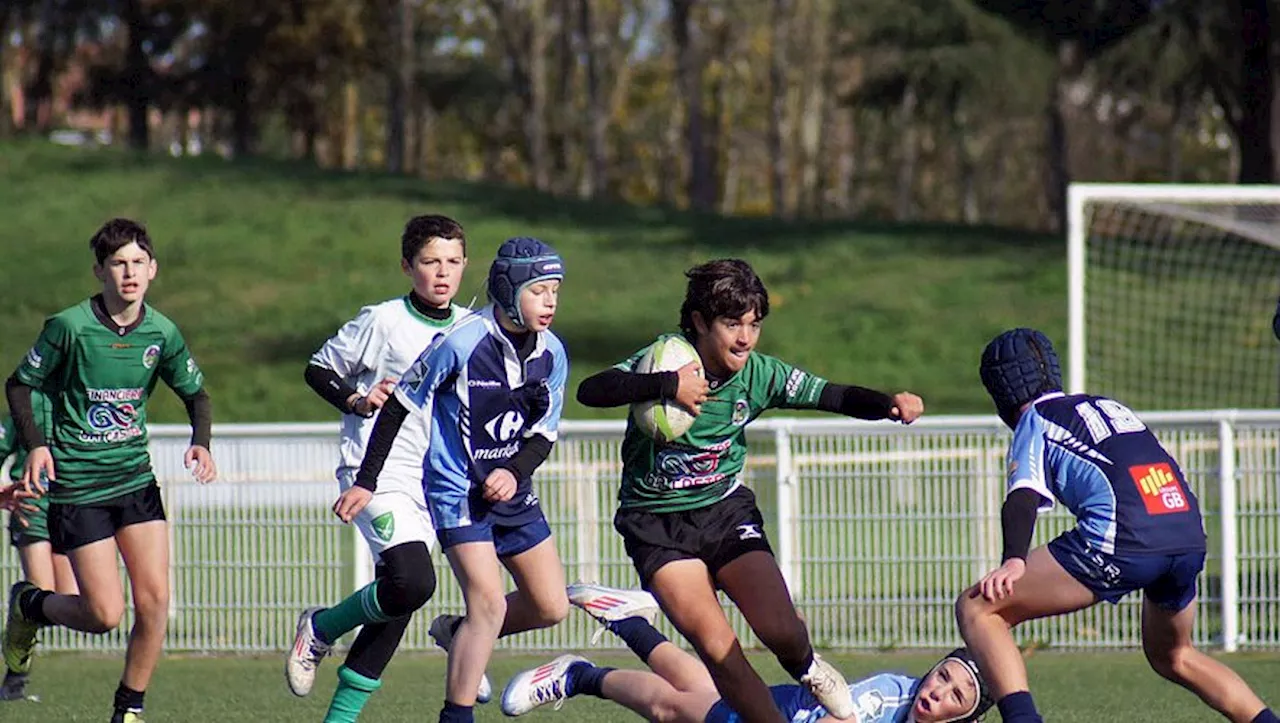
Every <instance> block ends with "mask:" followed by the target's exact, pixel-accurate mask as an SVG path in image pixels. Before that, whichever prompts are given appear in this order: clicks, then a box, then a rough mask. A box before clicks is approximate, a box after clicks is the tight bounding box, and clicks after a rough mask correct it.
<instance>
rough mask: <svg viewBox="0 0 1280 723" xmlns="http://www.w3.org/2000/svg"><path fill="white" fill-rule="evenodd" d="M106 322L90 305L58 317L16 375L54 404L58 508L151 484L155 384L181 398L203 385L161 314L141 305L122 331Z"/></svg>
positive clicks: (179, 337) (52, 495) (170, 324)
mask: <svg viewBox="0 0 1280 723" xmlns="http://www.w3.org/2000/svg"><path fill="white" fill-rule="evenodd" d="M108 322H109V320H100V319H99V318H98V316H97V315H96V314H95V313H94V308H93V301H92V299H86V300H85V301H82V302H80V303H79V304H77V305H75V306H73V307H71V308H69V309H65V310H63V311H60V312H58V313H57V314H55V315H53V316H51V317H49V319H48V320H46V321H45V325H44V330H43V331H41V332H40V338H39V339H37V340H36V344H35V346H33V347H32V348H31V351H29V352H27V356H26V358H24V359H23V360H22V363H21V364H20V365H19V366H18V371H17V372H16V374H17V378H18V381H20V382H22V383H23V384H26V385H28V386H31V387H34V388H36V389H39V390H43V391H44V392H45V393H46V394H47V395H48V396H49V398H50V401H51V402H52V407H53V414H52V420H53V434H52V435H51V436H50V438H49V442H50V445H51V447H52V450H53V460H54V472H55V474H56V476H57V479H56V480H55V481H54V482H53V483H52V484H51V485H50V491H49V498H50V501H52V502H55V503H58V504H91V503H94V502H101V501H104V500H110V499H114V498H116V497H119V496H121V495H125V494H128V493H130V492H134V491H137V490H139V489H142V488H144V487H146V486H147V485H149V484H151V483H153V482H154V481H155V475H154V474H153V473H152V471H151V456H150V454H148V452H147V406H146V405H147V399H148V397H150V396H151V392H152V391H153V390H154V389H155V386H156V380H157V379H163V380H164V381H165V383H166V384H168V385H169V387H170V388H172V389H173V390H174V391H175V392H177V394H178V396H180V397H182V398H183V399H190V398H191V397H193V396H195V395H196V394H197V393H199V391H200V389H201V387H202V385H203V383H204V375H203V374H202V373H201V372H200V369H199V367H197V366H196V363H195V360H194V359H192V358H191V354H190V352H188V351H187V344H186V342H185V341H184V340H183V338H182V334H181V333H180V332H179V331H178V327H177V326H176V325H174V323H173V322H172V321H170V320H169V319H168V318H166V317H165V316H164V315H163V314H161V313H160V312H158V311H156V310H155V309H153V308H151V307H150V306H144V307H143V310H142V317H141V319H140V320H139V321H138V322H137V323H136V324H135V325H134V326H133V327H131V328H129V329H124V330H119V329H116V328H113V327H112V326H108ZM122 332H123V333H122Z"/></svg>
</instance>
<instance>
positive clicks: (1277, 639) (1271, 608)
mask: <svg viewBox="0 0 1280 723" xmlns="http://www.w3.org/2000/svg"><path fill="white" fill-rule="evenodd" d="M1143 417H1144V419H1146V420H1147V421H1148V422H1149V423H1150V424H1151V425H1152V427H1153V428H1154V429H1155V430H1156V432H1157V434H1159V436H1160V437H1161V439H1162V440H1163V441H1164V442H1165V444H1166V446H1168V447H1169V448H1170V450H1171V451H1172V452H1173V454H1174V455H1175V456H1176V457H1177V458H1178V460H1179V461H1180V462H1181V464H1182V467H1183V469H1184V470H1185V472H1186V473H1187V475H1188V477H1189V478H1190V481H1191V484H1192V487H1193V489H1194V490H1195V492H1196V493H1197V494H1198V495H1199V497H1200V500H1201V504H1202V507H1203V509H1204V512H1205V524H1206V529H1207V530H1208V532H1209V536H1210V543H1209V551H1210V552H1209V561H1208V563H1207V566H1206V569H1205V572H1204V574H1202V576H1201V579H1200V598H1199V600H1200V607H1199V610H1200V614H1199V616H1198V619H1197V622H1196V629H1195V638H1196V640H1197V642H1198V643H1199V644H1201V645H1205V646H1209V647H1218V648H1222V649H1226V650H1235V649H1237V648H1277V647H1280V412H1232V411H1225V412H1196V413H1164V414H1146V415H1143ZM621 430H622V426H621V423H620V422H570V421H566V422H565V423H564V424H563V426H562V431H561V437H560V441H559V442H558V443H557V444H556V446H555V450H554V451H553V453H552V455H551V458H550V459H549V460H548V461H547V462H546V464H544V465H543V467H542V468H541V470H540V471H539V472H538V474H537V477H536V481H535V484H536V485H537V489H538V491H539V495H540V497H541V498H542V504H543V506H544V509H545V511H546V514H547V517H548V519H549V520H550V522H551V526H552V529H553V530H554V532H555V536H556V541H557V545H558V547H559V550H560V554H561V556H562V558H563V560H564V563H565V567H566V573H567V575H568V577H569V579H570V580H572V579H575V578H576V579H584V580H595V581H600V582H603V583H606V584H611V585H618V586H634V585H636V584H637V580H636V577H635V573H634V571H633V569H632V567H631V564H630V561H629V560H628V559H627V557H626V554H625V553H624V552H623V547H622V540H621V539H620V538H619V537H618V535H617V534H616V533H615V532H614V530H613V525H612V520H613V511H614V504H615V494H616V486H617V478H618V474H619V462H618V453H617V447H618V442H619V439H620V435H621ZM337 432H338V429H337V425H336V424H279V425H237V424H229V425H220V426H218V427H216V428H215V448H214V453H215V455H216V458H217V461H218V466H219V469H220V472H221V476H220V481H219V482H217V483H215V484H212V485H209V486H199V485H197V484H195V483H194V482H192V481H191V479H190V477H189V476H188V475H186V474H185V473H184V471H183V469H182V464H181V458H182V452H183V450H184V448H185V445H186V439H187V435H188V434H189V430H187V429H186V428H185V427H181V426H168V425H160V426H156V427H153V428H152V449H153V455H154V461H155V467H156V471H157V474H158V476H159V477H160V479H161V482H162V485H163V489H164V493H165V503H166V505H167V508H168V512H169V518H170V520H171V521H172V523H173V524H172V525H171V536H172V543H173V566H172V573H171V578H172V586H173V598H172V599H173V611H172V615H171V620H170V625H169V636H168V643H167V647H168V649H170V650H201V651H264V650H279V649H283V648H285V647H287V646H288V645H289V643H290V638H291V636H292V631H293V622H294V619H295V616H296V615H297V613H298V611H299V610H301V609H302V608H304V607H306V606H309V605H315V604H331V603H333V602H336V601H337V600H339V599H341V598H342V597H343V596H344V595H346V594H347V593H349V592H350V591H351V590H352V589H354V588H355V587H356V586H358V585H360V584H363V582H364V581H367V580H368V579H370V576H371V574H372V568H371V565H370V562H369V556H368V553H367V551H366V549H365V548H364V545H363V542H362V541H361V540H360V539H359V535H358V534H357V533H356V531H355V530H354V528H351V527H347V526H344V525H342V524H341V523H339V522H338V521H337V520H336V519H335V518H334V517H333V515H332V514H331V513H330V512H329V505H330V504H331V503H332V501H333V499H334V497H335V495H336V483H334V482H333V476H332V468H333V466H334V462H335V460H336V458H337V444H336V439H337ZM1008 438H1009V435H1008V431H1007V430H1006V429H1005V428H1004V427H1003V426H1002V425H1001V424H1000V423H999V421H998V420H996V419H995V418H994V417H933V418H925V419H922V420H921V421H920V422H918V423H916V424H915V425H912V426H911V427H909V428H902V427H900V426H897V425H892V424H889V423H864V422H856V421H849V420H843V419H810V418H804V419H782V418H775V419H763V420H760V421H758V422H756V423H754V424H753V425H752V427H751V433H750V441H751V454H750V457H749V460H748V467H747V476H748V481H749V484H750V485H751V486H752V487H753V488H754V489H755V491H756V494H757V495H758V498H759V501H760V504H761V508H762V509H763V510H764V513H765V516H766V519H767V520H768V521H769V534H770V537H771V538H772V541H773V545H774V548H775V550H776V552H777V555H778V559H779V563H780V564H781V566H782V569H783V572H784V574H785V576H786V578H787V580H788V581H789V582H790V584H791V589H792V592H793V594H794V596H795V598H796V600H797V602H798V605H799V607H800V609H801V611H802V612H803V614H804V615H805V617H806V618H807V620H808V622H809V626H810V630H811V632H812V635H813V638H814V642H815V644H816V645H817V646H818V647H820V648H837V649H860V648H861V649H867V648H885V647H929V648H938V647H943V646H948V645H952V644H954V643H956V642H957V640H958V636H957V634H956V631H955V624H954V618H953V614H952V602H953V600H954V599H955V597H956V595H957V594H958V593H959V592H960V591H961V590H962V589H963V588H964V587H965V586H966V585H968V584H970V583H972V582H973V581H974V580H975V579H977V577H978V576H979V575H981V574H982V573H983V572H984V571H986V570H987V569H989V568H990V567H992V566H993V565H995V564H996V563H997V562H998V560H999V546H1000V525H999V513H1000V504H1001V500H1002V496H1003V490H1002V487H1001V477H1002V473H1003V469H1004V452H1005V446H1006V444H1007V443H1008ZM1068 524H1069V520H1067V519H1066V518H1065V517H1064V516H1063V515H1062V514H1061V513H1060V512H1054V513H1051V514H1049V515H1047V516H1045V517H1043V518H1042V519H1041V521H1040V523H1039V525H1038V529H1037V533H1036V539H1037V541H1038V542H1044V541H1047V540H1048V539H1050V538H1051V537H1052V536H1053V535H1054V534H1056V533H1057V532H1059V531H1061V530H1062V529H1064V528H1065V527H1066V526H1067V525H1068ZM0 559H3V561H4V562H3V564H0V582H3V583H4V585H5V586H6V589H7V586H8V584H10V583H11V582H12V581H13V580H14V579H16V577H17V574H18V566H17V556H16V555H14V554H13V553H12V552H9V553H6V554H5V555H4V556H3V557H0ZM435 561H436V566H437V574H438V576H439V581H440V583H439V587H438V590H437V593H436V596H435V598H434V599H433V600H432V601H431V602H430V603H428V605H427V607H426V609H425V610H424V612H423V613H420V614H419V615H418V617H417V618H416V619H415V621H414V623H413V624H412V625H411V626H410V628H409V631H408V633H407V634H406V637H405V642H404V647H406V648H411V649H426V648H430V647H431V643H430V639H429V638H428V637H427V634H426V629H427V623H428V622H429V621H430V618H431V617H433V616H434V615H435V614H437V613H439V612H442V611H460V610H461V609H462V602H461V597H460V595H459V592H458V589H457V587H456V585H455V583H454V581H453V578H452V575H451V574H450V572H449V569H448V564H447V562H445V560H444V559H443V558H442V557H441V556H440V554H439V552H438V551H437V552H436V555H435ZM729 609H730V611H731V612H730V615H731V619H732V620H733V622H734V625H735V627H736V628H737V630H738V632H739V634H740V635H742V636H743V638H744V642H746V643H748V644H751V645H755V644H756V641H755V640H754V638H753V637H752V636H751V634H750V631H749V629H748V628H747V627H746V625H745V624H744V623H743V621H742V620H741V618H740V617H739V616H738V615H737V613H736V612H735V611H732V607H731V606H730V607H729ZM1139 609H1140V606H1139V604H1138V596H1136V595H1135V596H1132V597H1131V598H1130V599H1127V600H1125V601H1124V602H1122V603H1120V604H1119V605H1115V606H1112V605H1105V604H1104V605H1099V606H1097V607H1095V608H1093V609H1091V610H1089V611H1086V612H1083V613H1078V614H1075V615H1071V616H1067V617H1064V618H1056V619H1051V620H1042V621H1037V622H1035V623H1032V624H1029V625H1027V626H1024V627H1023V628H1022V629H1020V631H1019V634H1020V635H1021V637H1022V638H1023V639H1025V640H1035V641H1038V642H1042V643H1047V644H1051V645H1056V646H1065V647H1132V646H1136V645H1138V643H1139V630H1140V626H1139ZM130 624H131V621H130V620H129V618H128V617H127V616H126V619H125V621H124V623H123V624H122V625H121V627H120V629H118V630H117V631H115V632H113V633H110V634H108V635H104V636H97V637H94V636H86V635H80V634H77V633H70V632H68V631H65V630H47V631H45V632H44V633H43V636H44V640H45V645H46V647H47V648H50V649H82V650H108V649H110V650H117V649H121V648H123V646H124V641H125V636H126V634H127V631H128V628H129V625H130ZM593 631H594V623H593V622H592V621H591V620H590V619H589V618H587V617H586V616H585V615H582V614H579V613H573V614H571V615H570V617H569V619H568V620H566V621H565V622H564V623H562V624H561V625H558V626H556V627H554V628H550V629H547V630H541V631H537V632H532V633H526V634H523V635H518V636H514V637H513V638H511V639H508V640H505V641H502V642H501V643H500V645H501V646H502V647H506V648H508V649H563V648H583V647H585V646H586V645H587V644H588V639H589V637H590V634H591V632H593ZM667 632H668V633H671V632H672V631H671V630H670V628H667Z"/></svg>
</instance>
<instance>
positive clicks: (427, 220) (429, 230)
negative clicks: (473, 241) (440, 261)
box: [400, 216, 467, 261]
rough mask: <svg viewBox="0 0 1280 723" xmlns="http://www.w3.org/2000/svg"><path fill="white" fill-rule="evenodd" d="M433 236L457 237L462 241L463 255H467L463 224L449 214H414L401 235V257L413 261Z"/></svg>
mask: <svg viewBox="0 0 1280 723" xmlns="http://www.w3.org/2000/svg"><path fill="white" fill-rule="evenodd" d="M433 238H447V239H456V240H457V241H459V242H461V243H462V255H463V256H466V255H467V237H466V234H465V233H464V232H463V230H462V224H460V223H458V222H457V221H454V220H453V219H451V218H449V217H448V216H414V217H413V218H411V219H409V222H408V223H406V224H405V225H404V233H403V234H401V236H400V258H402V259H404V260H405V261H412V260H413V257H414V256H417V255H418V252H419V251H421V250H422V247H423V246H426V245H427V242H428V241H430V240H431V239H433Z"/></svg>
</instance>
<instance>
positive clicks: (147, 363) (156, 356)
mask: <svg viewBox="0 0 1280 723" xmlns="http://www.w3.org/2000/svg"><path fill="white" fill-rule="evenodd" d="M159 360H160V345H159V344H152V345H151V346H149V347H147V348H146V349H143V350H142V366H144V367H146V368H148V369H150V368H151V367H153V366H155V365H156V362H157V361H159Z"/></svg>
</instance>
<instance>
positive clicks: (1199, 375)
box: [1067, 183, 1280, 410]
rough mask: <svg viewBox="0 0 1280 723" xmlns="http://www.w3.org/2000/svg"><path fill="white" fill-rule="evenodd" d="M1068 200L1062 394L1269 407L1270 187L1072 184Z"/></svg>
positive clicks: (1277, 257) (1272, 376)
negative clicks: (1064, 385) (1065, 388)
mask: <svg viewBox="0 0 1280 723" xmlns="http://www.w3.org/2000/svg"><path fill="white" fill-rule="evenodd" d="M1067 200H1068V215H1067V233H1068V237H1067V262H1068V263H1067V266H1068V298H1069V301H1068V312H1069V319H1068V329H1069V334H1068V339H1067V351H1068V360H1067V385H1068V389H1069V390H1070V391H1072V392H1084V391H1086V390H1087V391H1088V392H1090V393H1092V394H1103V395H1107V396H1112V397H1116V398H1117V399H1119V400H1121V401H1123V402H1124V403H1125V404H1126V405H1128V406H1130V407H1132V408H1134V409H1140V410H1155V409H1161V410H1174V409H1225V408H1241V409H1250V408H1275V407H1280V341H1277V340H1276V339H1275V336H1274V333H1273V331H1272V325H1271V320H1272V317H1273V315H1274V314H1275V310H1276V301H1277V297H1280V186H1226V185H1179V184H1093V183H1077V184H1072V185H1071V186H1070V188H1069V189H1068V194H1067Z"/></svg>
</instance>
